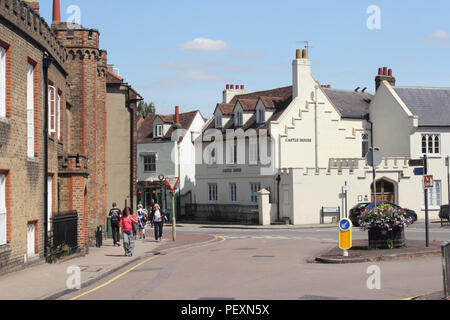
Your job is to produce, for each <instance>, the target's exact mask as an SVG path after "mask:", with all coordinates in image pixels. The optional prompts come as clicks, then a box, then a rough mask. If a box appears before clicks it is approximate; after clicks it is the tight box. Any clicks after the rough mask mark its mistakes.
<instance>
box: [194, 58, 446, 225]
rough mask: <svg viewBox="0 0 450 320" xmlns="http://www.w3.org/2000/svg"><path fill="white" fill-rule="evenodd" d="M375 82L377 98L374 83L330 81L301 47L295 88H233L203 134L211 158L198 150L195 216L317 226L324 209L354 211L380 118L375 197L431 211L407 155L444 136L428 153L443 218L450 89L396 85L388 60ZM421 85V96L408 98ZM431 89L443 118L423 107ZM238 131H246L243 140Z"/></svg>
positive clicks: (366, 184)
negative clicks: (319, 75)
mask: <svg viewBox="0 0 450 320" xmlns="http://www.w3.org/2000/svg"><path fill="white" fill-rule="evenodd" d="M376 85H377V89H378V87H379V89H378V90H377V93H376V95H375V96H374V95H372V94H369V93H366V92H365V90H366V89H363V90H362V91H359V90H355V91H347V90H335V89H331V88H330V87H329V86H322V85H320V84H319V83H318V82H317V81H316V80H315V79H314V78H313V76H312V74H311V62H310V60H309V59H308V58H307V55H306V51H303V52H302V54H301V53H300V51H298V52H297V57H296V59H295V60H294V61H293V83H292V86H288V87H284V88H278V89H273V90H267V91H261V92H255V93H246V92H245V91H244V90H243V89H244V88H243V87H242V86H238V87H237V88H236V89H235V88H234V86H227V89H226V90H225V91H224V99H223V101H222V103H219V104H218V105H217V106H216V109H215V111H214V117H213V118H212V119H210V120H209V122H208V123H207V124H206V125H205V128H204V130H203V133H202V135H200V136H199V137H198V138H197V139H196V144H197V146H199V149H201V150H200V151H199V150H197V155H199V154H201V155H202V156H203V159H202V160H203V161H198V159H199V157H198V158H197V170H196V188H195V197H194V202H195V205H194V206H193V210H192V214H191V219H192V220H197V221H199V220H201V221H220V222H234V223H249V224H255V223H260V224H270V223H274V222H278V221H283V220H288V221H290V222H291V223H292V224H296V225H297V224H317V223H320V213H321V210H322V209H323V208H324V207H326V208H329V207H331V208H340V210H341V211H346V210H349V209H350V208H352V207H353V206H354V205H356V204H357V203H360V202H370V201H372V190H373V176H372V168H370V167H368V166H367V165H366V161H365V158H364V157H365V155H366V153H367V151H368V150H369V147H370V146H371V141H372V139H371V132H372V124H373V132H374V139H375V140H374V142H375V146H376V147H379V148H380V149H381V152H382V153H383V155H384V156H385V158H384V160H383V163H382V165H381V166H380V167H379V168H378V175H377V181H378V182H377V200H387V201H392V202H395V203H397V204H399V205H401V206H403V207H408V208H410V209H413V210H416V212H417V213H418V215H419V219H420V218H423V217H424V211H423V207H422V202H423V201H422V198H423V196H422V194H423V191H422V182H421V177H419V176H414V174H413V169H414V168H410V167H409V166H408V161H409V159H411V158H420V157H421V156H422V139H423V138H426V139H427V150H428V147H429V146H428V144H429V143H432V144H433V146H434V147H433V148H437V147H436V143H438V144H439V148H438V149H439V150H438V151H439V152H438V154H434V153H435V152H434V151H433V154H432V159H431V161H430V172H431V173H433V174H435V175H436V176H435V178H436V180H437V184H436V188H435V190H432V191H431V192H430V194H431V195H430V197H431V198H430V200H431V204H432V210H434V211H432V212H431V215H430V217H431V218H437V211H436V210H438V208H439V206H440V204H441V203H442V201H443V200H442V198H443V195H446V193H444V192H446V191H447V187H446V186H444V185H445V183H444V182H445V179H444V177H445V176H446V175H444V174H445V172H446V168H445V165H444V163H443V162H444V159H443V156H444V155H447V154H448V153H450V150H447V148H448V145H449V143H448V142H447V145H446V147H445V146H444V145H445V141H446V140H448V136H447V135H448V131H449V128H450V121H449V118H448V114H449V110H450V108H449V100H448V92H449V89H440V90H437V89H436V90H434V91H433V89H424V88H422V89H420V90H419V89H406V88H400V87H399V88H395V87H393V85H395V78H393V77H392V71H391V70H389V71H388V70H387V68H385V69H384V70H383V69H380V71H379V75H378V76H377V78H376ZM414 90H416V91H414ZM417 90H419V92H417ZM421 90H422V91H424V92H425V93H422V91H421ZM397 91H398V93H397ZM413 91H414V92H415V94H416V95H419V96H416V95H413V98H411V99H409V100H408V99H407V97H410V95H411V92H413ZM408 92H409V94H408ZM446 94H447V96H445V95H446ZM401 96H404V100H406V101H404V100H402V98H401ZM429 96H433V99H432V100H433V101H434V102H433V104H425V106H426V107H427V108H429V109H430V110H433V111H428V112H431V113H433V114H435V113H439V112H443V111H445V110H446V112H447V115H446V117H444V118H441V117H439V116H437V117H434V118H433V119H435V120H439V121H438V122H433V121H431V119H429V118H428V117H425V115H427V114H428V112H426V111H425V114H423V113H420V112H421V111H422V110H423V108H422V107H423V106H422V105H420V103H419V104H417V101H416V100H414V99H419V100H420V99H428V98H430V97H429ZM444 97H447V100H446V102H444V101H443V99H444V100H445V98H444ZM420 101H421V100H420ZM407 104H410V109H408V106H407ZM438 110H439V111H438ZM421 119H422V120H421ZM429 120H430V121H429ZM421 121H422V122H421ZM227 130H228V131H227ZM233 132H235V134H236V135H237V136H239V133H240V135H241V136H247V137H245V138H240V139H239V138H235V137H233V136H232V135H231V134H232V133H233ZM255 132H256V134H257V135H258V143H257V144H256V143H255V141H256V140H254V138H253V137H254V135H253V134H254V133H255ZM227 134H228V136H227ZM212 137H214V138H212ZM430 137H431V139H432V140H430V141H432V142H429V139H430ZM222 139H223V140H224V141H225V142H221V141H220V140H222ZM243 141H245V142H243ZM244 146H245V147H244ZM258 146H259V147H258ZM266 146H267V147H266ZM424 150H425V148H424ZM430 150H431V149H430ZM436 150H437V149H436ZM258 151H259V152H258ZM344 186H347V187H346V188H345V189H344ZM262 189H265V190H267V191H268V193H267V195H264V196H263V197H261V194H260V193H258V191H261V190H262ZM343 190H347V192H346V199H344V194H345V193H344V191H343ZM265 193H266V192H263V194H265Z"/></svg>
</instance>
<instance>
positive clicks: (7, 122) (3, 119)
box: [0, 116, 11, 124]
mask: <svg viewBox="0 0 450 320" xmlns="http://www.w3.org/2000/svg"><path fill="white" fill-rule="evenodd" d="M0 122H1V123H5V124H11V122H10V120H9V119H8V118H5V117H1V116H0Z"/></svg>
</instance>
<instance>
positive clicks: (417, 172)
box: [414, 168, 425, 176]
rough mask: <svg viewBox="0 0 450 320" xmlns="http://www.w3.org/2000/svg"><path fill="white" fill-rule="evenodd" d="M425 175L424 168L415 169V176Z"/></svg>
mask: <svg viewBox="0 0 450 320" xmlns="http://www.w3.org/2000/svg"><path fill="white" fill-rule="evenodd" d="M424 174H425V170H424V168H415V169H414V175H415V176H423V175H424Z"/></svg>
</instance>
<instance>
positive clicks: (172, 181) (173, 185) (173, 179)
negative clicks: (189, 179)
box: [165, 177, 180, 192]
mask: <svg viewBox="0 0 450 320" xmlns="http://www.w3.org/2000/svg"><path fill="white" fill-rule="evenodd" d="M165 180H166V183H167V185H168V186H169V188H170V191H172V192H173V191H175V188H176V187H177V184H178V182H180V178H179V177H169V178H165Z"/></svg>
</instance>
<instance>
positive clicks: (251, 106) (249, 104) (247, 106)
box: [238, 98, 258, 111]
mask: <svg viewBox="0 0 450 320" xmlns="http://www.w3.org/2000/svg"><path fill="white" fill-rule="evenodd" d="M238 102H239V104H240V105H241V106H242V109H243V110H244V111H254V110H255V109H256V104H257V103H258V99H242V98H239V99H238Z"/></svg>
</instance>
